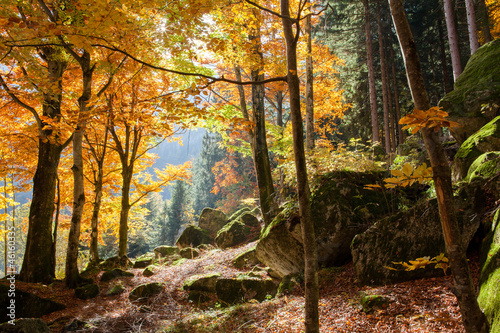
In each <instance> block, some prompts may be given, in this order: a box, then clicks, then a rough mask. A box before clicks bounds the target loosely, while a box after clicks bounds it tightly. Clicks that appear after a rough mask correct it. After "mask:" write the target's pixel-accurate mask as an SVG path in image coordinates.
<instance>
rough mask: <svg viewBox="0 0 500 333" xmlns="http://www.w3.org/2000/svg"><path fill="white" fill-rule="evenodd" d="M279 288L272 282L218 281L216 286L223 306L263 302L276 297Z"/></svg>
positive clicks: (247, 279)
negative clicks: (253, 301) (252, 300)
mask: <svg viewBox="0 0 500 333" xmlns="http://www.w3.org/2000/svg"><path fill="white" fill-rule="evenodd" d="M277 289H278V286H277V285H276V284H275V283H274V282H273V281H272V280H271V279H266V280H258V279H250V278H246V279H245V278H243V279H218V280H217V283H216V285H215V290H216V292H217V299H218V300H219V302H220V303H221V304H223V305H231V304H236V303H242V302H246V301H249V300H251V299H254V300H257V301H259V302H262V301H263V300H265V299H266V298H272V297H274V296H275V295H276V291H277Z"/></svg>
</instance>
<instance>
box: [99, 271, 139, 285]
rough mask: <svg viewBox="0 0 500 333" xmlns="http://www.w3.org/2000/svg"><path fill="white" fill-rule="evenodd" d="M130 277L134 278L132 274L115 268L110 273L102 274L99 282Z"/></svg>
mask: <svg viewBox="0 0 500 333" xmlns="http://www.w3.org/2000/svg"><path fill="white" fill-rule="evenodd" d="M130 276H134V273H131V272H127V271H124V270H122V269H119V268H115V269H112V270H110V271H106V272H104V273H103V274H102V276H101V282H107V281H111V280H113V279H115V278H119V277H130Z"/></svg>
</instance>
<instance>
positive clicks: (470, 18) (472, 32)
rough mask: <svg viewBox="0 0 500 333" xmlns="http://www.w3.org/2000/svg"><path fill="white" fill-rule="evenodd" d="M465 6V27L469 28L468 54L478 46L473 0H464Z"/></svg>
mask: <svg viewBox="0 0 500 333" xmlns="http://www.w3.org/2000/svg"><path fill="white" fill-rule="evenodd" d="M465 8H466V9H467V27H468V28H469V43H470V54H474V53H476V51H477V49H478V48H479V41H478V39H477V26H476V9H475V8H474V0H465Z"/></svg>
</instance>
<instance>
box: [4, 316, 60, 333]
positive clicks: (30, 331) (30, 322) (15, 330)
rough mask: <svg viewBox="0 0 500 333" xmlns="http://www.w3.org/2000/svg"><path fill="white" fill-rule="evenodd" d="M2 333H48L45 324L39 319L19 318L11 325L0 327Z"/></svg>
mask: <svg viewBox="0 0 500 333" xmlns="http://www.w3.org/2000/svg"><path fill="white" fill-rule="evenodd" d="M0 332H2V333H50V332H52V331H51V330H50V328H49V327H48V326H47V324H46V323H45V322H44V321H43V320H41V319H39V318H20V319H17V320H15V321H13V324H11V323H4V324H1V325H0Z"/></svg>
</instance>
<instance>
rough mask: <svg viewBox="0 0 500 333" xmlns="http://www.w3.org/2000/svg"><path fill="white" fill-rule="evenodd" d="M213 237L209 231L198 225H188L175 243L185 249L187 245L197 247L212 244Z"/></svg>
mask: <svg viewBox="0 0 500 333" xmlns="http://www.w3.org/2000/svg"><path fill="white" fill-rule="evenodd" d="M212 241H213V239H212V238H211V237H210V235H209V234H208V231H206V230H204V229H201V228H200V227H196V226H194V225H190V226H188V227H187V228H186V229H184V231H183V232H182V234H181V235H180V236H179V238H178V239H177V242H176V243H175V245H177V247H178V248H180V249H183V248H185V247H197V246H198V245H201V244H210V243H212Z"/></svg>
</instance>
